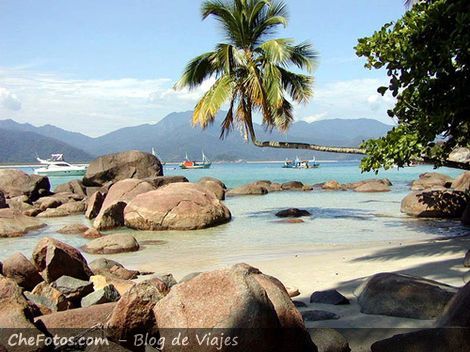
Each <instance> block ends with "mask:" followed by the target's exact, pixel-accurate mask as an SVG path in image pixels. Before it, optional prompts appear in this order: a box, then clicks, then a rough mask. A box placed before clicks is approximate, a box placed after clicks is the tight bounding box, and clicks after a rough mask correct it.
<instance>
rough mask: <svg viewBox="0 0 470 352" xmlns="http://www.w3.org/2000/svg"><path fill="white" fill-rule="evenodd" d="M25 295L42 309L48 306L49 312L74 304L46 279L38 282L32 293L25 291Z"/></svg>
mask: <svg viewBox="0 0 470 352" xmlns="http://www.w3.org/2000/svg"><path fill="white" fill-rule="evenodd" d="M25 295H26V297H27V298H28V299H29V300H30V301H32V302H33V303H34V304H36V305H38V306H39V308H40V309H41V308H42V309H41V311H43V310H44V308H46V309H47V310H49V313H52V312H60V311H63V310H67V309H69V308H71V306H72V305H71V303H70V302H69V301H68V300H67V298H66V297H65V296H64V294H63V293H62V292H60V291H59V290H57V289H56V288H54V287H52V286H51V285H49V284H48V283H47V282H45V281H43V282H41V283H40V284H38V285H37V286H36V287H35V288H34V289H33V290H32V291H31V293H30V294H29V293H27V292H25ZM41 306H42V307H41ZM49 313H48V314H49Z"/></svg>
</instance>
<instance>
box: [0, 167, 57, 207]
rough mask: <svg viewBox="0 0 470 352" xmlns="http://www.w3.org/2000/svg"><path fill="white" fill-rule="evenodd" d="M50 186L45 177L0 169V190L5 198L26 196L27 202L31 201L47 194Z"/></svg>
mask: <svg viewBox="0 0 470 352" xmlns="http://www.w3.org/2000/svg"><path fill="white" fill-rule="evenodd" d="M50 188H51V185H50V183H49V179H48V178H47V177H44V176H39V175H28V174H26V173H24V172H23V171H20V170H11V169H3V170H0V190H1V191H2V192H3V193H4V194H5V196H7V198H13V197H17V196H26V197H27V199H28V201H29V202H33V201H35V200H36V199H38V198H39V197H41V196H45V195H47V194H49V192H50Z"/></svg>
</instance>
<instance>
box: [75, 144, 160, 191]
mask: <svg viewBox="0 0 470 352" xmlns="http://www.w3.org/2000/svg"><path fill="white" fill-rule="evenodd" d="M155 176H163V168H162V164H161V163H160V160H158V159H157V158H156V157H155V156H153V155H152V154H150V153H144V152H141V151H138V150H130V151H126V152H120V153H115V154H108V155H103V156H100V157H99V158H97V159H95V160H93V161H92V162H91V163H90V164H89V165H88V168H87V172H86V175H85V177H84V178H83V184H84V185H85V186H102V185H104V184H106V183H107V182H110V181H112V182H117V181H120V180H124V179H126V178H137V179H144V178H147V177H155Z"/></svg>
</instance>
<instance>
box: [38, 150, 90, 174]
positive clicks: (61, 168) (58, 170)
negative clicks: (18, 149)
mask: <svg viewBox="0 0 470 352" xmlns="http://www.w3.org/2000/svg"><path fill="white" fill-rule="evenodd" d="M36 159H37V161H39V162H40V163H41V164H43V165H45V166H44V167H41V168H38V169H34V173H35V174H37V175H44V176H84V175H85V173H86V169H87V167H86V166H80V165H72V164H69V163H68V162H66V161H65V160H64V155H63V154H52V155H51V158H50V159H47V160H43V159H40V158H39V157H37V158H36Z"/></svg>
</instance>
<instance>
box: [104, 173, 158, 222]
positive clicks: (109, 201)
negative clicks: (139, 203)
mask: <svg viewBox="0 0 470 352" xmlns="http://www.w3.org/2000/svg"><path fill="white" fill-rule="evenodd" d="M155 189H156V187H155V186H153V185H152V184H151V183H149V182H147V181H143V180H138V179H126V180H121V181H118V182H116V183H115V184H113V185H112V186H111V188H110V189H109V191H108V194H107V195H106V198H105V199H104V201H103V204H102V205H101V209H100V211H99V213H98V215H97V217H96V220H95V227H96V228H97V229H99V230H103V229H111V228H112V226H111V223H113V222H115V223H116V227H118V226H122V225H123V222H122V221H123V219H124V214H123V212H124V207H125V205H124V204H122V203H125V204H126V205H127V204H128V203H129V202H130V201H131V200H132V199H134V198H135V197H136V196H137V195H139V194H141V193H146V192H150V191H153V190H155ZM119 211H121V212H120V213H119ZM113 219H114V221H113Z"/></svg>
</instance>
